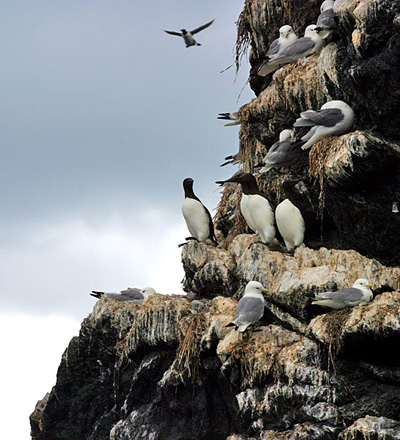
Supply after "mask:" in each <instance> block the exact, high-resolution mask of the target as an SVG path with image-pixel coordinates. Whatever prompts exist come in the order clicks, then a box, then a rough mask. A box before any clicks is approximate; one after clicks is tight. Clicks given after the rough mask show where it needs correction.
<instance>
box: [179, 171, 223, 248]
mask: <svg viewBox="0 0 400 440" xmlns="http://www.w3.org/2000/svg"><path fill="white" fill-rule="evenodd" d="M193 182H194V180H193V179H192V178H191V177H188V178H186V179H185V180H184V181H183V189H184V191H185V200H184V201H183V205H182V214H183V217H184V218H185V221H186V225H187V227H188V229H189V232H190V233H191V234H192V236H191V237H187V238H186V240H196V241H200V242H212V243H214V244H215V245H217V244H218V243H217V241H216V239H215V236H214V226H213V222H212V219H211V214H210V211H209V210H208V209H207V208H206V207H205V206H204V205H203V204H202V203H201V201H200V199H199V198H198V197H197V196H196V195H195V193H194V192H193ZM184 244H187V243H186V242H185V243H181V244H180V245H179V246H178V247H181V246H183V245H184Z"/></svg>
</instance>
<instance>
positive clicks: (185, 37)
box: [164, 20, 214, 47]
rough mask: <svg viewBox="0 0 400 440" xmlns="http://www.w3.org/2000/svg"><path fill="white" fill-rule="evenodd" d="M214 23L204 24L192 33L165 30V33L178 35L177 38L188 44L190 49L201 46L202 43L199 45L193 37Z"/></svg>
mask: <svg viewBox="0 0 400 440" xmlns="http://www.w3.org/2000/svg"><path fill="white" fill-rule="evenodd" d="M213 23H214V20H211V21H209V22H208V23H206V24H203V25H202V26H199V27H198V28H196V29H193V30H192V31H187V30H186V29H181V31H180V32H175V31H166V30H164V32H166V33H167V34H170V35H176V36H177V37H182V38H183V40H184V41H185V43H186V47H190V46H201V44H200V43H198V42H197V41H196V40H195V39H194V38H193V35H194V34H197V33H198V32H200V31H202V30H203V29H205V28H208V26H211V25H212V24H213Z"/></svg>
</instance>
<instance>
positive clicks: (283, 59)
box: [266, 24, 324, 70]
mask: <svg viewBox="0 0 400 440" xmlns="http://www.w3.org/2000/svg"><path fill="white" fill-rule="evenodd" d="M323 44H324V40H323V39H322V38H321V37H320V35H319V31H318V30H317V26H316V25H315V24H310V25H309V26H307V28H306V31H305V33H304V37H301V38H299V39H298V40H296V41H295V42H294V43H292V44H291V45H290V46H287V47H285V48H283V49H281V50H279V51H278V52H277V53H276V54H274V55H271V56H269V57H268V61H267V62H266V63H267V66H271V67H272V66H275V67H276V66H277V67H276V69H278V68H279V67H280V66H282V65H284V64H289V63H294V62H295V61H297V60H298V59H300V58H303V57H306V56H308V55H312V54H313V53H316V52H318V51H319V50H320V49H321V48H322V45H323ZM276 69H275V70H276Z"/></svg>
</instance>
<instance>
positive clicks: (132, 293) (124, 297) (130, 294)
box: [90, 287, 156, 303]
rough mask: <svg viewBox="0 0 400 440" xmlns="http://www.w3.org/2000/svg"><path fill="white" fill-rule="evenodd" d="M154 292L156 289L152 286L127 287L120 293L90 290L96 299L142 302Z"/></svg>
mask: <svg viewBox="0 0 400 440" xmlns="http://www.w3.org/2000/svg"><path fill="white" fill-rule="evenodd" d="M155 293H156V291H155V290H154V289H153V288H152V287H144V288H143V289H142V290H139V289H132V288H131V287H128V288H127V289H126V290H121V292H120V293H107V292H99V291H97V290H92V293H91V294H90V295H91V296H94V297H95V298H97V299H100V298H103V297H104V298H110V299H113V300H115V301H120V302H136V303H143V302H145V301H146V300H147V298H148V297H149V296H150V295H154V294H155Z"/></svg>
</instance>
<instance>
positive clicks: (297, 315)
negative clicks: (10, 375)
mask: <svg viewBox="0 0 400 440" xmlns="http://www.w3.org/2000/svg"><path fill="white" fill-rule="evenodd" d="M320 3H321V1H320V0H318V1H317V0H308V1H304V0H284V1H283V0H246V2H245V5H244V11H243V13H242V15H241V17H240V20H239V32H240V33H241V35H239V41H242V42H243V41H246V40H247V41H251V53H250V62H251V66H252V70H251V74H250V84H251V86H252V88H253V90H254V91H255V93H256V95H257V97H256V98H255V99H254V100H253V101H252V102H250V103H249V104H247V105H246V106H244V107H242V108H241V109H240V117H241V120H242V121H243V123H242V128H241V131H240V156H241V159H242V167H243V168H244V169H245V170H247V171H252V170H253V167H254V164H256V163H257V162H259V161H260V160H261V158H262V157H263V156H264V155H265V153H266V151H267V149H268V147H269V146H270V145H271V143H272V142H274V141H275V140H276V138H277V135H278V133H279V131H281V130H282V129H284V128H287V127H290V126H291V125H292V123H293V122H294V120H295V119H296V117H298V115H299V113H300V111H303V110H305V109H308V108H319V107H320V106H321V105H322V104H323V103H325V102H326V101H327V100H331V99H343V100H344V101H346V102H348V103H349V104H351V106H352V107H353V109H354V111H355V113H356V122H355V127H354V129H353V131H352V132H351V133H348V134H347V135H344V136H340V137H331V138H327V139H325V140H322V141H320V142H319V143H317V144H316V145H314V146H313V148H312V149H311V150H310V152H309V153H307V152H305V153H304V156H303V159H302V160H301V161H300V163H299V166H298V168H297V169H296V170H295V171H285V172H283V173H282V172H279V173H278V172H275V171H271V172H269V173H268V174H263V175H261V176H257V180H258V183H259V185H260V187H261V188H262V190H263V191H264V192H265V193H266V194H267V195H268V198H269V199H270V200H271V201H272V202H273V203H278V202H279V201H281V200H282V199H283V197H284V196H283V194H282V193H281V184H282V182H283V181H285V180H287V179H291V178H297V179H301V181H302V186H299V189H298V192H297V194H295V195H294V196H295V197H298V198H299V200H300V199H301V200H302V201H303V202H304V200H307V203H308V204H306V205H304V204H303V206H305V207H306V208H305V209H306V210H307V215H308V216H309V217H310V218H313V220H314V221H312V222H310V223H309V224H310V225H311V226H310V227H309V229H308V231H307V234H308V241H307V245H310V244H311V245H312V246H313V248H311V247H310V246H308V247H306V246H301V247H300V248H298V249H297V250H296V251H295V253H294V255H293V256H292V255H288V254H287V253H282V252H278V251H274V250H270V249H268V248H267V247H265V246H263V245H261V244H254V245H253V246H250V245H251V244H252V243H254V242H255V241H257V237H256V236H255V235H254V234H248V233H247V232H249V231H248V230H247V227H246V224H245V222H244V220H243V218H242V216H241V214H240V209H239V204H238V203H239V199H240V195H241V193H240V189H239V188H237V187H236V186H235V185H232V184H231V185H226V188H224V191H223V195H222V199H221V203H220V205H219V209H218V213H217V216H216V219H215V224H216V233H217V238H218V241H219V242H220V246H219V247H216V248H215V247H212V246H207V245H205V244H201V243H197V242H193V241H191V242H190V243H189V244H188V245H186V246H185V247H184V248H183V251H182V262H183V266H184V270H185V280H184V284H185V287H186V289H187V290H190V291H192V292H194V293H195V294H197V296H196V299H188V298H185V297H179V296H162V295H154V296H152V297H150V299H149V300H148V301H146V302H145V303H144V304H142V305H137V304H121V303H117V302H115V301H113V300H110V299H107V298H104V299H101V300H99V301H98V302H97V304H96V305H95V307H94V310H93V312H92V313H91V314H90V315H89V316H88V318H87V319H85V320H84V322H83V323H82V327H81V331H80V334H79V337H76V338H73V339H72V340H71V342H70V344H69V346H68V348H67V349H66V351H65V353H64V355H63V357H62V360H61V365H60V367H59V371H58V375H57V383H56V385H55V386H54V388H53V389H52V390H51V392H50V393H49V394H47V395H46V397H45V398H44V399H43V400H42V401H40V402H39V403H38V405H37V407H36V408H35V411H34V412H33V414H32V415H31V426H32V438H34V439H36V440H55V439H59V440H61V439H62V440H75V439H79V440H81V439H87V440H95V439H96V440H105V439H112V440H128V439H130V440H132V439H133V440H136V439H137V440H139V439H152V440H161V439H163V440H165V439H167V440H169V439H170V440H189V439H190V440H192V439H196V440H202V439H207V440H214V439H215V440H225V439H226V440H250V439H264V440H267V439H268V440H270V439H274V440H289V439H291V440H294V439H296V440H303V439H304V440H309V439H315V440H319V439H320V440H331V439H332V440H334V439H335V440H336V439H341V440H358V439H364V440H373V439H382V440H383V439H385V440H392V439H400V352H399V350H398V347H399V343H400V268H399V267H398V266H399V261H400V234H399V233H398V230H399V227H400V214H399V212H398V209H396V207H397V206H399V207H400V186H399V183H400V182H399V178H400V177H399V176H400V172H399V171H400V170H399V163H400V130H399V126H400V125H399V123H400V120H399V118H400V116H399V115H400V112H399V93H400V71H399V65H400V35H399V29H400V2H399V1H397V0H380V1H373V0H366V1H360V0H354V1H353V0H351V1H348V0H346V1H345V0H337V1H336V9H337V10H338V13H339V16H340V27H339V31H338V33H337V34H336V35H335V36H334V37H333V38H332V39H331V41H329V44H328V45H327V46H326V47H325V48H324V49H323V50H322V51H321V53H320V54H317V55H313V56H311V57H309V60H308V61H306V60H299V61H298V62H297V63H295V64H292V65H288V66H285V67H283V68H281V69H279V70H278V71H277V72H276V73H275V74H274V75H273V76H272V77H267V78H261V77H258V76H257V75H256V73H255V72H256V69H257V68H258V67H259V65H260V64H261V62H262V60H263V57H264V54H265V52H266V49H267V48H268V45H269V43H270V42H271V40H272V39H274V38H276V36H277V35H276V33H277V29H278V28H279V27H280V26H281V25H282V24H285V23H291V24H292V25H293V27H294V28H295V30H296V31H297V32H298V33H301V32H300V31H302V30H303V29H304V28H305V26H306V24H309V23H312V22H315V20H316V17H317V15H318V10H319V6H320ZM316 241H318V243H317V244H318V245H317V244H316ZM357 278H367V279H369V281H370V282H372V283H373V284H374V288H373V291H374V300H373V301H372V302H371V303H369V304H368V305H365V306H358V307H355V308H353V309H345V310H341V311H331V312H329V313H327V311H326V309H321V308H319V307H318V306H311V304H310V303H311V301H310V298H312V297H313V296H314V293H316V292H322V291H325V290H337V289H341V288H345V287H349V286H350V285H351V284H352V283H353V282H354V280H355V279H357ZM250 280H258V281H260V282H261V283H263V285H264V286H265V287H267V288H268V289H269V291H270V293H269V294H268V295H266V297H265V300H266V307H265V314H264V317H263V318H262V320H261V322H260V323H259V325H258V327H257V328H256V329H255V331H254V332H253V334H252V335H250V336H248V337H247V338H246V337H245V338H243V337H242V336H241V335H239V334H238V333H237V332H235V331H234V330H232V329H231V328H226V327H225V326H226V324H228V323H229V322H230V321H231V320H232V318H233V316H234V313H235V309H236V304H237V299H238V298H239V297H240V295H241V294H242V292H243V289H244V286H245V285H246V283H247V282H248V281H250Z"/></svg>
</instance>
